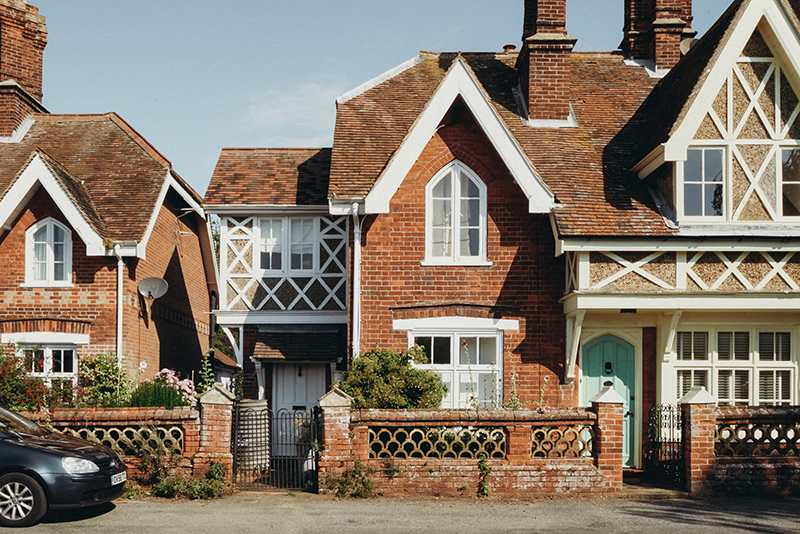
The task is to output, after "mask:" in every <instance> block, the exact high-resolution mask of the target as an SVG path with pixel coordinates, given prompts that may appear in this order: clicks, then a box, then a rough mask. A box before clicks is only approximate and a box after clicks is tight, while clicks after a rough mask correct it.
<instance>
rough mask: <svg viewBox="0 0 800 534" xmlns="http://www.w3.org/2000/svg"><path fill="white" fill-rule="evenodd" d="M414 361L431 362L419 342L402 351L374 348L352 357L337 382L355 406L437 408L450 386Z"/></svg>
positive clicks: (420, 362)
mask: <svg viewBox="0 0 800 534" xmlns="http://www.w3.org/2000/svg"><path fill="white" fill-rule="evenodd" d="M415 363H417V364H424V363H428V358H427V356H425V351H424V350H423V349H422V347H420V346H419V345H414V346H413V347H411V348H410V349H407V350H405V351H403V352H400V353H398V352H393V351H391V350H385V349H373V350H371V351H369V352H365V353H364V354H362V355H361V356H359V357H358V358H356V359H355V360H353V363H352V365H351V367H350V370H349V371H348V372H347V373H345V378H344V380H343V381H342V382H341V383H339V384H338V385H339V388H340V389H341V390H342V391H344V392H345V393H347V394H348V395H350V396H351V397H352V398H353V408H438V407H439V406H440V405H441V403H442V399H444V396H445V395H446V394H447V386H445V385H444V383H442V380H441V379H440V378H439V376H438V375H437V374H436V373H434V372H433V371H429V370H423V369H417V368H415V367H413V364H415Z"/></svg>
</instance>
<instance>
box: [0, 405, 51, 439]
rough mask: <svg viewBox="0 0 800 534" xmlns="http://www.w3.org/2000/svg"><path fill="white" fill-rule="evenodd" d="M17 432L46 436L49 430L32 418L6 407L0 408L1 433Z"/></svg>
mask: <svg viewBox="0 0 800 534" xmlns="http://www.w3.org/2000/svg"><path fill="white" fill-rule="evenodd" d="M10 432H15V433H17V434H29V435H32V436H44V435H47V434H48V432H47V430H45V429H44V428H42V427H40V426H39V425H37V424H36V423H34V422H33V421H31V420H30V419H26V418H24V417H22V416H21V415H19V414H16V413H14V412H12V411H10V410H6V409H5V408H0V433H4V434H7V433H10Z"/></svg>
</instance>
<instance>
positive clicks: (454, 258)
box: [422, 160, 491, 265]
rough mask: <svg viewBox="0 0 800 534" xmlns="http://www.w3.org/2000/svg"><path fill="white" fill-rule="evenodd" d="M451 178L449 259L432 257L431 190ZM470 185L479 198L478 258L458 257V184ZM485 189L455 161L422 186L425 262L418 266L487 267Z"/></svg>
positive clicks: (464, 166) (475, 175)
mask: <svg viewBox="0 0 800 534" xmlns="http://www.w3.org/2000/svg"><path fill="white" fill-rule="evenodd" d="M451 173H452V174H453V183H452V187H451V197H450V201H451V217H450V219H451V221H450V233H451V251H450V255H449V256H434V255H433V206H434V201H433V190H434V188H435V187H436V185H437V184H438V183H439V182H440V181H441V180H442V179H444V178H445V177H446V176H448V175H450V174H451ZM465 179H466V180H471V181H473V182H474V183H475V184H476V185H477V187H478V192H479V195H480V198H479V205H480V208H479V210H480V211H479V215H478V219H479V228H478V236H479V237H478V239H479V243H478V255H477V256H462V255H461V253H460V239H459V236H460V233H461V232H460V229H461V225H460V219H461V182H462V181H463V180H465ZM486 197H487V189H486V184H484V183H483V180H481V179H480V177H478V175H477V174H476V173H475V172H473V171H472V170H471V169H470V168H469V167H468V166H467V165H465V164H464V163H462V162H461V161H458V160H455V161H452V162H450V163H448V164H447V165H445V166H444V167H442V168H441V169H440V170H439V172H437V173H436V174H435V175H434V176H433V178H431V179H430V180H429V181H428V184H427V185H426V186H425V259H424V261H423V262H422V265H491V263H490V262H489V261H488V259H487V252H486V248H487V244H486V243H487V199H486Z"/></svg>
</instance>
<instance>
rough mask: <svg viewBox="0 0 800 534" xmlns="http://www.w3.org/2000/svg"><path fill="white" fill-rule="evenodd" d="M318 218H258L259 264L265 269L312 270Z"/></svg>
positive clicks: (292, 271)
mask: <svg viewBox="0 0 800 534" xmlns="http://www.w3.org/2000/svg"><path fill="white" fill-rule="evenodd" d="M318 227H319V221H318V219H315V218H299V217H273V218H263V219H260V220H259V232H260V239H259V254H258V258H259V264H258V267H260V269H261V270H262V271H265V272H274V273H287V272H291V273H302V272H311V271H314V269H315V267H316V258H315V251H316V250H317V249H318V246H317V241H318V235H317V234H318V231H317V229H318Z"/></svg>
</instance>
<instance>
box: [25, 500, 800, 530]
mask: <svg viewBox="0 0 800 534" xmlns="http://www.w3.org/2000/svg"><path fill="white" fill-rule="evenodd" d="M26 532H31V533H34V532H53V533H55V532H57V533H59V534H67V533H71V532H76V533H77V532H80V533H81V534H91V533H103V534H106V533H109V532H120V533H125V532H137V533H139V532H144V533H146V532H158V533H159V534H162V533H163V534H167V533H172V532H176V533H177V532H180V533H186V532H226V533H231V534H239V533H249V532H258V533H265V532H277V533H281V534H283V533H315V532H320V533H326V534H330V533H339V532H342V533H345V532H346V533H350V534H357V533H362V532H363V533H383V532H403V533H405V532H425V533H440V532H441V533H454V534H455V533H458V534H465V533H470V532H480V533H486V532H547V533H559V532H564V533H567V532H568V533H570V534H574V533H575V532H581V533H583V532H602V533H616V532H647V533H660V532H666V533H670V534H672V533H682V532H686V533H691V534H702V533H711V532H713V533H719V532H739V533H744V532H748V533H773V532H792V533H798V532H800V499H796V498H795V499H793V498H786V499H775V498H728V499H714V500H710V501H698V500H659V501H635V500H632V499H594V500H551V501H535V502H522V501H520V502H511V501H508V500H493V499H492V498H489V499H485V500H479V499H444V498H439V499H437V498H429V499H421V498H415V499H388V498H376V499H369V500H337V499H334V498H332V497H329V496H319V495H311V494H304V493H298V494H296V495H291V494H286V493H248V492H243V493H239V494H237V495H235V496H233V497H228V498H226V499H221V500H217V501H183V502H176V501H166V500H156V499H151V500H136V501H123V500H119V501H116V502H115V503H113V504H109V505H105V506H102V507H99V508H94V509H88V510H80V511H62V512H59V513H54V514H48V516H46V517H45V519H44V521H43V522H42V523H40V524H38V525H35V526H34V527H31V528H29V529H27V530H26Z"/></svg>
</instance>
